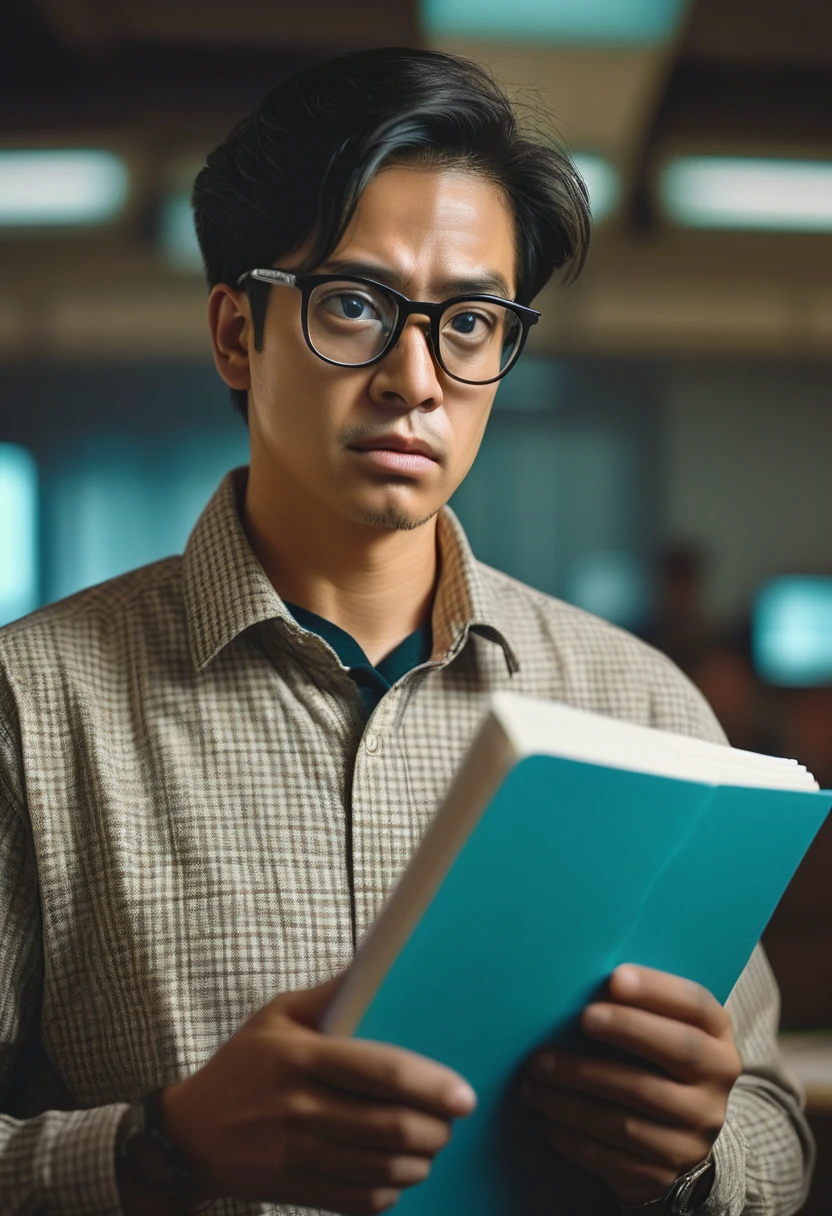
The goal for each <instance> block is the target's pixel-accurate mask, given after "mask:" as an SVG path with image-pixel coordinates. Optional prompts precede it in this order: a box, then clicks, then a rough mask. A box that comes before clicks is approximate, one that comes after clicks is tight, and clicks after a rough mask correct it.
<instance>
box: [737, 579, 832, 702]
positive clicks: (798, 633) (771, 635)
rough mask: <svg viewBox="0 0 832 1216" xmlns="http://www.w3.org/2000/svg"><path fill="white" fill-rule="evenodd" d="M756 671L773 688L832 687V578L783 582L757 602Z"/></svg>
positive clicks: (774, 584) (766, 589)
mask: <svg viewBox="0 0 832 1216" xmlns="http://www.w3.org/2000/svg"><path fill="white" fill-rule="evenodd" d="M752 646H753V653H754V665H755V667H756V668H757V671H758V672H759V674H760V676H761V677H762V678H763V679H764V680H766V681H768V683H770V684H784V685H791V686H793V687H810V686H816V685H820V684H830V683H832V578H822V577H819V576H814V577H809V576H804V577H790V578H778V579H774V580H773V581H772V582H770V583H768V584H767V586H765V587H764V588H763V589H762V591H761V592H760V594H759V595H758V596H757V600H756V603H755V605H754V615H753V621H752Z"/></svg>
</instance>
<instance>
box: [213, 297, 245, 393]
mask: <svg viewBox="0 0 832 1216" xmlns="http://www.w3.org/2000/svg"><path fill="white" fill-rule="evenodd" d="M208 328H209V330H210V331H211V343H212V345H213V347H214V363H215V365H216V368H217V371H218V372H219V374H220V375H221V376H222V378H223V380H224V381H225V383H226V384H227V385H228V387H229V388H239V389H248V388H251V372H250V370H249V365H248V360H249V351H250V350H253V349H254V330H253V327H252V320H251V311H250V309H249V305H248V297H247V296H246V293H245V292H244V291H235V290H234V289H233V288H232V287H229V286H228V284H227V283H218V284H217V285H216V287H214V288H213V289H212V291H211V294H210V296H209V297H208Z"/></svg>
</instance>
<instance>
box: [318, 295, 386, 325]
mask: <svg viewBox="0 0 832 1216" xmlns="http://www.w3.org/2000/svg"><path fill="white" fill-rule="evenodd" d="M324 305H325V307H326V309H327V311H328V312H331V313H334V314H335V316H336V317H342V318H344V319H345V320H347V321H369V320H372V319H374V318H377V317H378V310H377V309H376V308H375V306H374V304H373V302H372V300H368V299H367V298H366V297H365V296H360V295H357V294H355V293H354V292H350V293H349V294H348V293H346V292H338V293H337V294H335V295H331V296H328V297H327V298H326V300H325V301H324Z"/></svg>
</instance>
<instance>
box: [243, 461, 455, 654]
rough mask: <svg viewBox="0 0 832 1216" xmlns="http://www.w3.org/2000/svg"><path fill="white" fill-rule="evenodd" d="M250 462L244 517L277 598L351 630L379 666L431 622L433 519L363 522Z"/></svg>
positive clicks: (434, 565) (435, 566)
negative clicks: (290, 491) (287, 490)
mask: <svg viewBox="0 0 832 1216" xmlns="http://www.w3.org/2000/svg"><path fill="white" fill-rule="evenodd" d="M274 481H275V479H274V478H271V477H266V476H263V475H262V474H260V473H259V470H258V469H256V467H255V466H254V465H252V467H251V469H250V472H249V479H248V485H247V487H246V496H245V503H244V507H243V520H244V525H245V529H246V533H247V535H248V538H249V541H250V543H251V546H252V548H253V550H254V552H255V554H256V555H257V558H258V560H259V562H260V564H261V565H262V567H263V569H264V570H265V572H266V575H267V576H268V578H269V580H270V582H271V583H272V586H273V587H274V588H275V590H276V591H277V593H278V595H279V596H280V597H281V598H282V599H284V600H288V601H289V603H292V604H297V605H298V606H299V607H301V608H306V609H307V610H308V611H309V612H315V613H317V615H318V616H322V617H324V618H325V619H326V620H328V621H331V622H332V623H333V624H335V625H338V626H340V628H341V629H343V630H345V631H346V632H347V633H349V634H350V635H351V636H352V637H353V638H355V640H356V642H358V644H359V646H360V647H361V648H362V650H363V651H364V653H365V654H366V655H367V658H368V659H369V660H370V662H371V663H372V664H374V665H375V664H376V663H378V662H380V661H381V659H383V658H384V657H385V655H388V654H389V653H390V651H391V650H394V649H395V648H396V646H398V644H399V643H400V642H402V641H404V639H405V638H406V637H408V636H409V635H410V634H411V633H413V632H414V631H415V630H416V629H418V628H419V627H420V626H421V625H422V624H423V623H424V622H425V620H427V619H428V617H429V614H430V609H431V604H432V602H433V593H434V588H435V585H436V578H437V573H438V560H437V553H436V516H434V517H433V519H431V520H429V521H428V522H427V523H426V524H423V525H422V526H421V527H419V528H414V529H413V530H412V531H409V532H407V531H399V530H387V529H381V528H373V527H368V526H367V525H364V524H358V523H354V522H352V521H350V520H346V519H343V518H341V517H340V516H337V515H334V514H333V513H332V512H331V511H329V510H328V509H327V508H326V507H325V506H324V505H323V504H321V503H310V502H309V500H308V499H306V500H303V501H302V500H301V499H300V498H299V497H291V496H287V495H284V494H281V492H280V488H279V487H275V484H274Z"/></svg>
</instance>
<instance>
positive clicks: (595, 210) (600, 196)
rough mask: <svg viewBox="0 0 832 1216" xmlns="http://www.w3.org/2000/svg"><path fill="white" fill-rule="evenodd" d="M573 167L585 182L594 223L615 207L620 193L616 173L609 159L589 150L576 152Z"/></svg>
mask: <svg viewBox="0 0 832 1216" xmlns="http://www.w3.org/2000/svg"><path fill="white" fill-rule="evenodd" d="M572 160H573V161H574V164H575V168H576V169H577V170H578V172H579V173H580V175H581V177H582V178H583V179H584V181H585V182H586V188H587V190H588V191H589V202H590V206H591V208H592V218H593V220H594V221H595V223H596V224H598V223H600V222H601V221H602V220H604V219H606V217H607V216H608V215H609V214H610V213H611V212H612V211H613V210H614V209H615V205H616V203H617V202H618V197H619V194H620V183H619V180H618V174H617V173H616V171H615V169H613V167H612V165H611V164H610V163H609V161H607V160H604V158H603V157H601V156H595V155H594V154H593V153H591V152H576V153H575V155H574V156H573V157H572Z"/></svg>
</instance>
